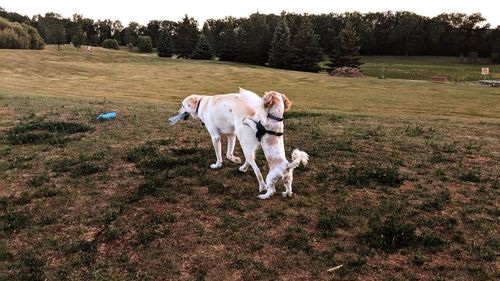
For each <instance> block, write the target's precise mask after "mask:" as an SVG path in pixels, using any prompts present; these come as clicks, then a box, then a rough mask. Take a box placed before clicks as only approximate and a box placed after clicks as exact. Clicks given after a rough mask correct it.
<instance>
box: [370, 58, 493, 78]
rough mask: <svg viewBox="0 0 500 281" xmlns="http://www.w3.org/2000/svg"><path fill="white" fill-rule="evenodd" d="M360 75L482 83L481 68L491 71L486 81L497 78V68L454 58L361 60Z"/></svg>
mask: <svg viewBox="0 0 500 281" xmlns="http://www.w3.org/2000/svg"><path fill="white" fill-rule="evenodd" d="M362 62H363V63H364V64H363V65H362V66H361V69H362V70H363V73H364V74H365V75H367V76H371V77H382V76H385V77H386V78H394V79H411V80H430V79H431V76H444V77H447V78H448V81H456V82H457V81H473V80H481V79H483V76H482V75H481V68H482V67H489V68H490V73H491V74H490V75H489V76H488V77H486V78H488V79H491V78H496V79H498V78H500V65H491V64H490V63H478V64H465V63H463V62H460V59H459V58H454V57H393V56H367V57H363V59H362Z"/></svg>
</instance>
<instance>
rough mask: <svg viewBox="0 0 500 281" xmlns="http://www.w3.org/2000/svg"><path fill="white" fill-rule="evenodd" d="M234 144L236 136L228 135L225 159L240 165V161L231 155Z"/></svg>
mask: <svg viewBox="0 0 500 281" xmlns="http://www.w3.org/2000/svg"><path fill="white" fill-rule="evenodd" d="M235 143H236V135H228V136H227V152H226V156H227V159H229V160H231V161H232V162H234V163H241V159H240V158H239V157H236V156H234V155H233V152H234V145H235Z"/></svg>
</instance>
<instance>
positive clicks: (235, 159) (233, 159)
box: [227, 156, 241, 164]
mask: <svg viewBox="0 0 500 281" xmlns="http://www.w3.org/2000/svg"><path fill="white" fill-rule="evenodd" d="M227 159H229V160H230V161H231V162H234V163H237V164H240V163H241V159H240V157H236V156H228V157H227Z"/></svg>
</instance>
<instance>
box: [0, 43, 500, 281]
mask: <svg viewBox="0 0 500 281" xmlns="http://www.w3.org/2000/svg"><path fill="white" fill-rule="evenodd" d="M4 54H6V55H4ZM14 62H23V63H22V64H17V63H14ZM0 72H1V73H2V75H1V76H0V93H1V95H0V120H1V123H0V126H1V132H0V137H1V144H0V175H1V177H0V228H1V231H2V233H1V235H2V236H1V240H0V279H7V280H44V279H48V280H193V279H196V280H204V279H206V280H221V279H224V280H235V279H236V280H238V279H239V280H279V279H282V280H353V279H354V280H384V279H385V280H448V279H454V280H488V279H492V280H493V279H495V278H497V277H498V261H497V253H498V250H499V248H498V245H499V240H498V237H500V235H499V233H498V229H499V227H498V215H499V211H498V210H499V207H500V202H499V198H500V197H499V192H498V188H499V187H500V179H499V178H498V167H500V157H499V155H500V141H499V140H500V122H499V121H500V120H499V118H500V114H499V111H498V110H499V109H498V108H499V107H500V106H499V102H500V101H499V95H500V93H499V92H498V90H495V89H490V88H482V87H476V86H470V85H466V84H453V83H447V84H434V83H428V82H413V81H394V80H375V79H362V80H350V79H338V78H330V77H327V76H326V75H321V74H305V73H299V72H288V71H279V70H272V69H267V68H260V67H251V66H244V65H243V66H242V65H237V64H226V63H219V62H194V61H193V62H192V61H183V60H162V59H157V58H155V57H154V56H148V55H139V54H129V53H125V52H111V51H106V50H102V49H97V48H96V49H95V52H94V53H93V54H87V53H80V54H76V53H73V52H70V50H65V51H62V52H60V53H58V52H55V51H53V50H51V49H50V48H49V49H48V50H45V51H42V52H30V51H27V52H23V51H5V50H0ZM214 79H215V80H214ZM237 86H244V87H248V88H249V89H252V90H255V91H264V90H266V89H276V90H279V91H283V92H284V93H286V94H287V95H288V96H289V97H291V99H292V100H293V101H294V105H293V107H292V109H293V111H292V112H290V114H288V115H287V118H286V120H285V126H286V130H287V134H286V135H285V140H286V150H287V152H288V153H290V152H291V149H292V148H295V147H299V148H301V149H303V150H305V151H307V152H308V153H310V155H311V162H310V164H309V166H307V167H306V168H300V169H298V170H297V171H296V177H295V182H294V192H295V196H294V197H293V198H287V199H285V198H282V197H280V196H275V197H273V198H272V199H271V200H269V201H260V200H257V198H256V195H257V189H258V187H257V181H256V179H255V177H254V175H253V173H251V172H248V173H246V174H241V173H239V172H237V166H236V165H235V164H232V163H228V161H225V162H224V166H223V168H221V169H220V170H215V171H214V170H211V169H210V168H208V167H209V164H210V163H211V162H212V161H213V160H214V156H213V150H212V148H211V144H210V141H209V139H208V138H209V137H208V134H207V133H205V132H204V129H203V127H202V126H201V124H199V123H198V122H193V121H188V122H182V123H180V124H178V125H177V126H175V127H168V126H167V123H166V117H168V116H169V115H170V114H171V113H173V112H174V111H175V110H176V108H177V107H178V101H179V100H180V99H182V97H183V96H184V95H187V94H189V93H192V92H201V93H220V92H228V91H234V90H235V89H236V88H237ZM425 105H429V106H427V107H426V106H425ZM111 110H115V111H117V112H118V117H117V119H115V120H109V121H106V122H96V121H95V117H96V116H97V115H98V114H99V113H102V112H108V111H111ZM51 122H53V123H51ZM55 122H57V123H56V124H59V125H58V126H61V127H62V128H66V127H65V126H73V125H68V124H66V123H61V122H71V123H70V124H83V125H86V126H89V127H90V130H85V131H79V132H76V133H74V134H69V131H68V130H65V129H59V130H56V131H55V132H51V131H48V132H45V131H43V130H42V129H40V128H45V127H42V126H39V125H36V124H55ZM27 123H29V124H35V125H36V126H35V125H33V126H31V127H27V126H24V127H22V125H23V124H27ZM75 126H76V125H75ZM16 127H17V128H37V129H34V130H33V133H35V134H43V133H48V134H56V136H55V137H57V138H62V139H65V138H71V139H70V140H68V141H65V142H52V141H49V140H51V139H53V138H52V137H48V138H47V142H45V143H44V141H43V140H44V138H36V140H37V143H36V144H31V143H29V142H28V143H24V144H11V143H10V142H9V139H8V136H9V132H12V131H13V130H15V129H13V128H16ZM85 128H86V127H85ZM17 130H19V131H20V130H21V129H17ZM28 140H29V139H28ZM237 154H238V155H241V154H242V153H241V151H240V150H239V149H238V151H237ZM258 164H259V166H261V167H262V169H263V172H264V173H266V165H265V163H264V161H263V157H262V155H259V159H258ZM341 264H342V265H343V266H342V267H341V268H340V269H338V270H336V271H333V272H327V270H328V269H329V268H332V267H334V266H338V265H341Z"/></svg>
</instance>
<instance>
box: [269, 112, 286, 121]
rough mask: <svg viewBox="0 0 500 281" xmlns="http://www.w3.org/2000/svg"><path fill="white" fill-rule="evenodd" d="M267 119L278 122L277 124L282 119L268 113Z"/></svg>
mask: <svg viewBox="0 0 500 281" xmlns="http://www.w3.org/2000/svg"><path fill="white" fill-rule="evenodd" d="M267 118H270V119H273V120H276V121H278V122H283V117H278V116H274V115H272V114H271V113H268V114H267Z"/></svg>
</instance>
